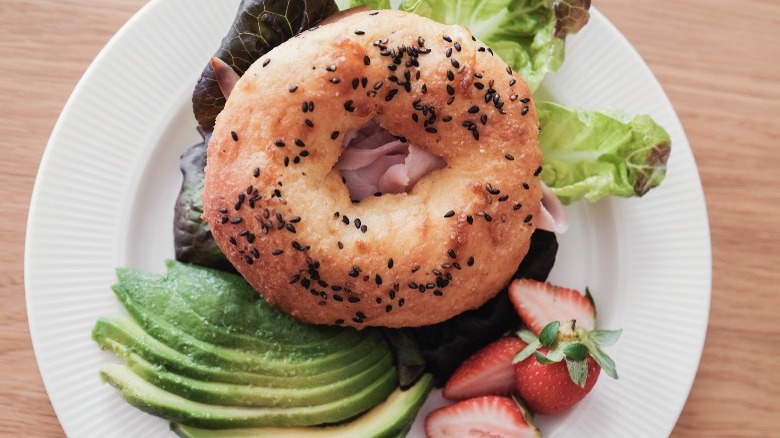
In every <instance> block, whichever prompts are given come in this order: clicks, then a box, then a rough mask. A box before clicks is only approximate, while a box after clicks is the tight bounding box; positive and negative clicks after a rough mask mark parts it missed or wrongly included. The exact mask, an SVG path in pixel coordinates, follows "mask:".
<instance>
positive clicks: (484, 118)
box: [479, 114, 488, 125]
mask: <svg viewBox="0 0 780 438" xmlns="http://www.w3.org/2000/svg"><path fill="white" fill-rule="evenodd" d="M487 120H488V116H487V114H482V116H480V118H479V121H480V122H482V124H483V125H487Z"/></svg>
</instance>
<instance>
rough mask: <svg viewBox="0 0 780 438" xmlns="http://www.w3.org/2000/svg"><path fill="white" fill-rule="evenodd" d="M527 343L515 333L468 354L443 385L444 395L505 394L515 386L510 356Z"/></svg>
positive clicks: (461, 397) (455, 396) (511, 357)
mask: <svg viewBox="0 0 780 438" xmlns="http://www.w3.org/2000/svg"><path fill="white" fill-rule="evenodd" d="M525 346H526V343H525V342H523V341H522V340H521V339H520V338H518V337H516V336H510V337H505V338H500V339H497V340H496V341H493V342H492V343H490V344H488V345H486V346H485V347H482V349H480V350H479V351H477V352H476V353H474V354H473V355H471V356H469V358H468V359H466V360H465V361H464V362H463V363H462V364H460V366H459V367H458V368H457V369H456V370H455V372H454V373H453V374H452V376H451V377H450V379H449V380H448V381H447V383H446V384H445V385H444V390H443V391H442V393H443V395H444V397H445V398H448V399H450V400H464V399H467V398H470V397H476V396H478V395H507V394H509V393H510V392H512V390H514V388H515V372H514V367H513V365H512V359H513V358H514V357H515V355H517V353H519V352H520V351H521V350H522V349H523V348H524V347H525Z"/></svg>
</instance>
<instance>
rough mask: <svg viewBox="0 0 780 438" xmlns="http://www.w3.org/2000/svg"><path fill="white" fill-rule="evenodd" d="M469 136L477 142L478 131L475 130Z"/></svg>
mask: <svg viewBox="0 0 780 438" xmlns="http://www.w3.org/2000/svg"><path fill="white" fill-rule="evenodd" d="M471 135H472V136H473V137H474V140H479V131H477V130H476V129H475V130H473V131H471Z"/></svg>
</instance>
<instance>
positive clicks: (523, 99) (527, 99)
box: [520, 97, 531, 103]
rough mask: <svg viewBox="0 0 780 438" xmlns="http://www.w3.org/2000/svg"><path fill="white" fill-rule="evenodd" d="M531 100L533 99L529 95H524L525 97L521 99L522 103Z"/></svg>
mask: <svg viewBox="0 0 780 438" xmlns="http://www.w3.org/2000/svg"><path fill="white" fill-rule="evenodd" d="M530 101H531V99H530V98H528V97H524V98H522V99H520V103H528V102H530Z"/></svg>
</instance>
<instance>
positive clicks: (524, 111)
mask: <svg viewBox="0 0 780 438" xmlns="http://www.w3.org/2000/svg"><path fill="white" fill-rule="evenodd" d="M529 109H530V108H529V107H528V106H524V107H523V110H522V111H520V114H521V115H526V114H528V110H529Z"/></svg>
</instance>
